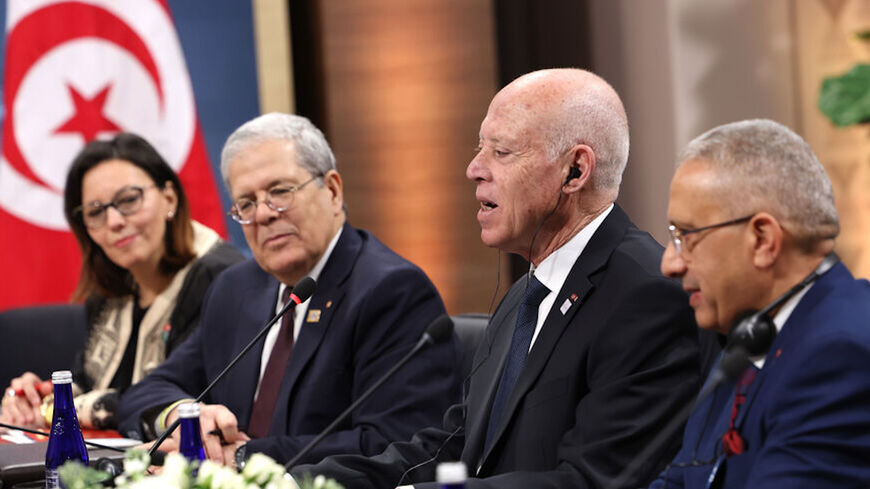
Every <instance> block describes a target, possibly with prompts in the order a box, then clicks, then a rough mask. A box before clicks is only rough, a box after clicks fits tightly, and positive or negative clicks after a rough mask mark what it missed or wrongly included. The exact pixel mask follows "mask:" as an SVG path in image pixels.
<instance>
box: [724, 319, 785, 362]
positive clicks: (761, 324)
mask: <svg viewBox="0 0 870 489" xmlns="http://www.w3.org/2000/svg"><path fill="white" fill-rule="evenodd" d="M775 337H776V326H775V325H774V324H773V321H772V320H771V319H770V317H768V316H767V314H763V313H762V312H757V311H746V312H744V313H742V314H739V315H738V316H737V319H735V322H734V326H732V327H731V331H730V332H729V333H728V342H727V343H726V345H725V350H731V349H734V348H743V349H744V350H746V352H747V353H748V354H749V355H752V356H754V355H764V354H765V353H767V350H769V349H770V346H771V345H773V339H774V338H775Z"/></svg>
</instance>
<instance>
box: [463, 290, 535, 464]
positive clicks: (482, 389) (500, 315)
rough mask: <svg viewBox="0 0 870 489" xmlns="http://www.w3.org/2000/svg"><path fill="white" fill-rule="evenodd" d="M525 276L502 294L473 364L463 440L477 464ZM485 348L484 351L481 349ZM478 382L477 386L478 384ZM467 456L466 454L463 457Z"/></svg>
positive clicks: (509, 343)
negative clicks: (464, 439)
mask: <svg viewBox="0 0 870 489" xmlns="http://www.w3.org/2000/svg"><path fill="white" fill-rule="evenodd" d="M525 283H526V279H525V278H523V279H520V281H519V282H517V283H516V284H515V285H514V286H513V287H512V288H511V290H510V291H508V294H507V295H506V296H505V299H504V302H503V304H504V306H503V307H499V309H498V310H497V311H496V314H495V317H493V320H492V322H491V324H490V329H489V331H487V338H486V340H487V341H486V343H485V344H482V345H480V347H479V348H478V351H479V352H486V356H485V357H484V358H483V359H482V360H480V362H479V363H478V362H475V365H473V366H472V371H473V372H474V376H473V377H472V378H471V388H470V389H469V393H468V399H467V405H468V413H467V414H466V420H465V421H466V422H465V426H466V440H467V441H466V443H465V449H464V452H465V454H467V458H468V459H469V460H470V461H472V462H470V463H471V464H473V463H476V462H477V460H478V459H479V454H480V452H481V451H482V450H483V445H484V443H485V441H486V428H487V424H488V422H489V413H490V410H491V409H492V402H493V398H494V397H495V392H496V390H497V389H498V383H499V381H500V380H501V371H502V369H503V368H504V363H505V360H506V358H507V354H508V350H510V345H511V339H512V337H513V330H514V327H515V325H516V322H517V311H518V309H519V301H520V298H521V297H522V292H523V289H524V288H525ZM483 348H486V350H483ZM478 384H480V385H478ZM463 459H466V456H465V455H464V456H463Z"/></svg>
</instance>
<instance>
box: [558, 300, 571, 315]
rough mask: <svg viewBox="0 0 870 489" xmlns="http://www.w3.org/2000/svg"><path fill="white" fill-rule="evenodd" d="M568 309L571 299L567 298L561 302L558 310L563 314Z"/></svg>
mask: <svg viewBox="0 0 870 489" xmlns="http://www.w3.org/2000/svg"><path fill="white" fill-rule="evenodd" d="M568 309H571V301H570V300H568V299H565V302H563V303H562V306H561V307H559V311H560V312H561V313H562V315H563V316H564V315H565V313H566V312H568Z"/></svg>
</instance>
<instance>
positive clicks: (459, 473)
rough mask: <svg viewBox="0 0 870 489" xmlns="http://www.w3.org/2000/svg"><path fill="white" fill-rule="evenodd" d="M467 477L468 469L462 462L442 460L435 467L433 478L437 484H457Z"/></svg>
mask: <svg viewBox="0 0 870 489" xmlns="http://www.w3.org/2000/svg"><path fill="white" fill-rule="evenodd" d="M467 478H468V471H467V470H466V469H465V464H464V463H462V462H442V463H440V464H438V467H437V468H436V469H435V480H436V481H437V482H438V483H439V484H459V483H461V482H465V479H467Z"/></svg>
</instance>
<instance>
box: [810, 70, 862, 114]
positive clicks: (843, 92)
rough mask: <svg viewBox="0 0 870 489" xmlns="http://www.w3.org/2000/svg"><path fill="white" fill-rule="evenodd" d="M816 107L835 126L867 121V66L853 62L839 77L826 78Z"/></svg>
mask: <svg viewBox="0 0 870 489" xmlns="http://www.w3.org/2000/svg"><path fill="white" fill-rule="evenodd" d="M819 109H820V110H821V111H822V113H824V114H825V115H826V116H827V117H828V118H829V119H831V122H833V123H834V124H836V125H838V126H851V125H852V124H860V123H862V122H868V121H870V65H868V64H859V65H855V66H854V67H853V68H852V69H851V70H849V71H848V72H847V73H845V74H844V75H842V76H836V77H830V78H826V79H825V80H824V81H823V82H822V89H821V91H820V92H819Z"/></svg>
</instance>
